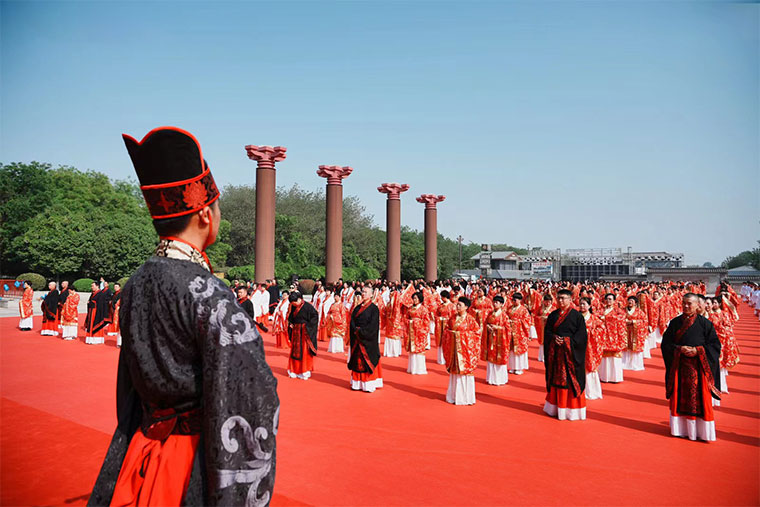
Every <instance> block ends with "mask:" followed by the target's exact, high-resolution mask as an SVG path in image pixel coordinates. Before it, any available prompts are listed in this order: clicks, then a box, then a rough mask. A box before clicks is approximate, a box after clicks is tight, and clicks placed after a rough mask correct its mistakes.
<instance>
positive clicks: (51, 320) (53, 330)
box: [40, 282, 60, 336]
mask: <svg viewBox="0 0 760 507" xmlns="http://www.w3.org/2000/svg"><path fill="white" fill-rule="evenodd" d="M59 299H60V295H59V293H58V289H57V288H56V283H55V282H50V283H49V284H48V293H47V294H46V295H45V299H43V300H42V330H41V331H40V334H41V335H44V336H58V301H59Z"/></svg>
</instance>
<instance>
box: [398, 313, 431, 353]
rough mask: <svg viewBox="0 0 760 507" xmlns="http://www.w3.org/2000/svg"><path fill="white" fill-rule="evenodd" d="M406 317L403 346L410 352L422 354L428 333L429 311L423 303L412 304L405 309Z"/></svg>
mask: <svg viewBox="0 0 760 507" xmlns="http://www.w3.org/2000/svg"><path fill="white" fill-rule="evenodd" d="M406 318H407V327H406V334H405V339H406V340H405V343H404V348H405V350H406V351H407V352H409V353H410V354H424V353H425V348H426V347H427V337H428V334H429V333H430V311H429V310H428V309H427V308H426V307H425V305H423V304H419V305H417V306H412V307H410V308H409V310H407V312H406Z"/></svg>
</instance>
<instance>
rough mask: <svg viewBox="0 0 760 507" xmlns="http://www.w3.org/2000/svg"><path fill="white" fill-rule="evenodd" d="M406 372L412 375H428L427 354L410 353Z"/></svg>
mask: <svg viewBox="0 0 760 507" xmlns="http://www.w3.org/2000/svg"><path fill="white" fill-rule="evenodd" d="M406 372H407V373H411V374H412V375H427V367H426V366H425V354H409V366H407V368H406Z"/></svg>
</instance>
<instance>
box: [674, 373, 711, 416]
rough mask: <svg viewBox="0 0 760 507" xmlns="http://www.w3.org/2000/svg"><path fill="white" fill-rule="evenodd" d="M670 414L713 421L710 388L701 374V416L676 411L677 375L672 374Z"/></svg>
mask: <svg viewBox="0 0 760 507" xmlns="http://www.w3.org/2000/svg"><path fill="white" fill-rule="evenodd" d="M668 401H669V406H670V415H671V416H674V417H683V418H685V419H689V420H696V419H702V420H704V421H708V422H709V421H714V420H715V412H713V406H712V395H711V394H710V388H709V387H708V386H707V379H706V378H705V377H704V374H702V414H703V415H702V417H697V416H693V415H688V414H679V413H678V375H674V376H673V395H672V396H671V397H670V400H668Z"/></svg>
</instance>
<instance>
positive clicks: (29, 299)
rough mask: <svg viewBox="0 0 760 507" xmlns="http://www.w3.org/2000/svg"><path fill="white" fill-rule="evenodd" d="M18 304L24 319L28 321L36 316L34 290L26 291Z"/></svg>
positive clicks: (29, 288) (27, 289) (28, 288)
mask: <svg viewBox="0 0 760 507" xmlns="http://www.w3.org/2000/svg"><path fill="white" fill-rule="evenodd" d="M18 304H19V313H20V314H21V318H22V319H28V318H29V317H31V316H32V315H34V290H33V289H32V288H31V287H27V288H26V289H24V295H23V296H21V301H19V303H18Z"/></svg>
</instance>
